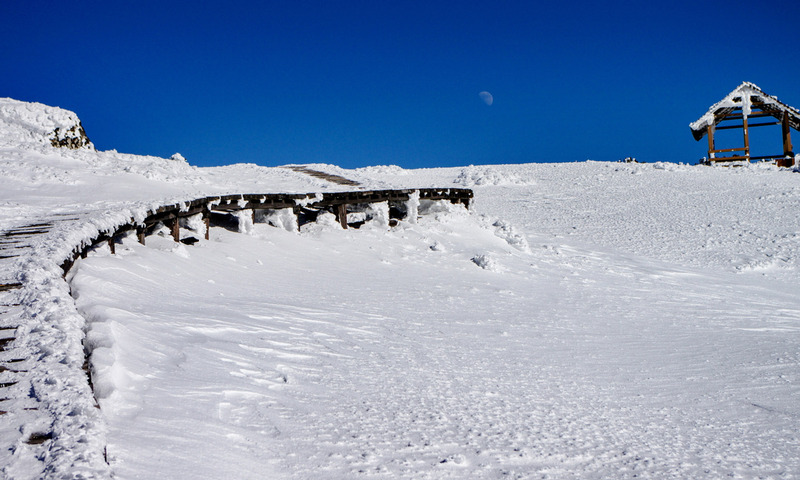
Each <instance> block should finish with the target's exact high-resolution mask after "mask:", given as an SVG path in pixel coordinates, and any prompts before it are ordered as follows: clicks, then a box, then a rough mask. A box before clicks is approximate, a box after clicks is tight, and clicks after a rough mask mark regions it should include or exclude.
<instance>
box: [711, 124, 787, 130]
mask: <svg viewBox="0 0 800 480" xmlns="http://www.w3.org/2000/svg"><path fill="white" fill-rule="evenodd" d="M780 124H781V122H769V123H750V124H748V125H747V126H748V127H749V128H753V127H766V126H768V125H780ZM732 128H742V126H741V125H724V126H722V127H720V126H719V125H718V126H717V130H730V129H732Z"/></svg>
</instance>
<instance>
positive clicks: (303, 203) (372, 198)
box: [61, 188, 473, 275]
mask: <svg viewBox="0 0 800 480" xmlns="http://www.w3.org/2000/svg"><path fill="white" fill-rule="evenodd" d="M416 195H418V198H419V200H447V201H450V202H451V203H454V204H462V205H464V206H465V207H467V208H469V203H470V200H471V199H472V197H473V193H472V190H469V189H466V188H421V189H401V190H367V191H365V190H359V191H348V192H333V193H321V194H302V193H300V194H293V193H267V194H241V195H222V196H216V197H214V196H212V197H204V198H199V199H196V200H191V201H188V202H180V203H176V204H173V205H163V206H161V207H158V208H156V209H155V210H151V211H150V212H148V214H147V215H146V217H145V218H144V219H143V220H140V221H136V220H134V219H131V220H130V222H127V223H124V224H121V225H118V226H117V227H115V228H114V229H113V230H109V231H103V232H99V233H98V235H97V236H96V237H95V238H94V239H92V240H91V241H89V242H84V243H83V244H81V245H79V246H77V247H75V248H74V249H73V250H72V254H71V255H70V256H69V257H67V258H66V259H64V261H63V263H62V264H61V269H62V270H63V271H64V274H65V275H66V273H67V272H69V270H70V268H72V265H73V264H74V263H75V260H77V259H78V258H79V257H86V254H87V252H88V250H89V249H90V248H93V247H94V246H96V245H99V244H101V243H103V242H108V246H109V248H110V250H111V253H114V245H115V243H116V237H118V236H119V235H122V234H124V233H126V232H129V231H132V230H135V231H136V234H137V237H138V239H139V242H140V243H142V244H144V243H145V236H146V235H147V233H148V232H149V231H151V230H152V229H153V228H155V226H156V225H158V224H159V223H161V224H163V225H166V226H168V227H169V228H170V229H171V230H172V236H173V238H174V240H175V241H176V242H178V241H180V219H181V218H187V217H192V216H195V215H202V218H203V221H204V222H205V226H206V232H205V238H206V240H208V238H209V233H208V232H209V227H210V220H211V215H212V213H221V214H225V213H234V212H239V211H243V210H250V211H252V212H253V213H252V214H253V218H255V212H256V211H257V210H280V209H287V208H291V209H292V211H293V212H294V214H295V215H296V216H297V217H298V219H299V218H301V216H303V214H304V213H308V212H312V213H316V212H318V211H322V210H326V211H330V212H331V213H333V214H334V215H336V218H337V221H339V223H340V224H341V225H342V228H348V223H347V213H349V212H353V211H359V208H360V207H362V206H364V205H369V204H374V203H382V202H388V203H389V207H390V209H389V214H390V224H391V222H396V221H397V220H399V219H402V218H404V217H405V215H406V214H407V208H406V204H407V202H409V200H411V199H412V198H417V197H416ZM314 216H315V215H314ZM305 217H308V215H305ZM301 223H302V222H301V221H298V225H300V224H301Z"/></svg>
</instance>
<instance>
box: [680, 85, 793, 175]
mask: <svg viewBox="0 0 800 480" xmlns="http://www.w3.org/2000/svg"><path fill="white" fill-rule="evenodd" d="M751 119H757V120H756V122H754V123H750V120H751ZM758 119H769V120H771V121H761V120H758ZM766 125H781V131H782V138H783V154H781V155H762V156H752V155H750V137H749V133H748V130H749V129H750V128H752V127H762V126H766ZM689 128H691V129H692V135H693V136H694V139H695V140H698V141H699V140H700V139H701V138H703V136H704V135H706V134H708V161H709V162H711V163H713V162H732V161H740V160H743V161H750V160H775V162H776V163H777V165H778V166H781V167H791V166H793V165H794V152H793V151H792V137H791V134H790V132H791V129H792V128H793V129H795V130H797V131H800V110H797V109H796V108H793V107H790V106H789V105H786V104H785V103H783V102H781V101H779V100H778V99H777V98H775V97H773V96H771V95H767V94H766V93H764V92H763V91H762V90H761V89H760V88H758V87H757V86H756V85H754V84H752V83H750V82H744V83H742V84H741V85H739V86H738V87H736V89H735V90H734V91H732V92H731V93H729V94H728V95H727V96H726V97H725V98H723V99H722V100H720V101H719V102H717V103H716V104H714V105H713V106H712V107H711V108H709V109H708V112H706V114H705V115H703V116H702V117H700V118H699V119H698V120H697V121H695V122H694V123H692V124H690V125H689ZM732 128H740V129H742V133H743V139H744V146H743V147H741V148H721V149H718V148H717V146H716V144H715V141H714V132H715V131H717V130H727V129H732ZM719 153H722V154H726V153H730V156H717V154H719Z"/></svg>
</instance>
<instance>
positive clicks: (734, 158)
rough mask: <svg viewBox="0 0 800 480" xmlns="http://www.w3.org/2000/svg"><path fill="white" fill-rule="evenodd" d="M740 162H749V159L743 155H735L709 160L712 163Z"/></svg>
mask: <svg viewBox="0 0 800 480" xmlns="http://www.w3.org/2000/svg"><path fill="white" fill-rule="evenodd" d="M741 160H749V158H748V157H746V156H744V155H735V156H732V157H715V158H712V159H711V161H712V162H737V161H741Z"/></svg>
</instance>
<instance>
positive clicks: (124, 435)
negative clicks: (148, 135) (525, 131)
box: [0, 101, 800, 480]
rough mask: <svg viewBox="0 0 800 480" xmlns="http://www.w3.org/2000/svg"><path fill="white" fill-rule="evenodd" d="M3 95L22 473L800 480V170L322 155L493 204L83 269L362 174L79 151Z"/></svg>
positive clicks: (384, 183) (8, 270)
mask: <svg viewBox="0 0 800 480" xmlns="http://www.w3.org/2000/svg"><path fill="white" fill-rule="evenodd" d="M2 105H3V107H2V108H4V110H2V111H3V117H2V118H3V121H2V122H0V138H2V139H3V143H2V144H1V145H0V175H3V176H4V181H3V184H2V186H1V187H0V192H2V197H0V233H3V235H4V236H3V237H2V238H3V239H11V238H13V239H15V240H14V242H15V243H12V242H11V241H8V240H4V245H3V248H4V250H2V251H3V252H15V255H18V256H16V257H9V258H2V259H0V275H2V276H0V281H1V282H2V283H10V282H19V283H21V284H22V288H20V289H16V290H9V291H5V292H0V301H1V303H0V304H1V305H3V306H2V307H1V308H2V310H0V311H2V312H3V313H2V317H0V320H1V321H2V326H19V328H17V329H16V331H13V336H14V337H15V340H14V341H13V343H11V344H9V345H8V346H7V348H6V350H4V351H2V352H0V363H2V365H12V366H13V369H7V370H5V371H2V372H0V382H2V383H11V382H16V383H15V384H13V385H11V386H8V387H2V392H1V394H0V398H5V400H3V401H2V402H0V408H1V409H2V410H3V411H6V412H7V413H6V414H5V415H0V438H2V439H3V441H4V442H5V445H4V447H3V448H2V449H0V472H2V475H0V476H2V477H3V478H8V479H15V480H21V479H38V478H84V479H89V478H94V479H110V478H117V479H137V478H143V479H152V478H186V479H194V478H198V479H199V478H203V479H207V478H236V479H250V478H252V479H260V478H286V479H301V478H302V479H304V478H331V479H339V478H341V479H345V478H354V477H363V478H420V479H425V478H431V479H447V478H453V479H461V478H487V479H488V478H658V479H663V478H723V477H733V478H797V477H798V476H800V423H798V419H799V418H800V387H799V385H800V377H798V371H799V370H798V368H799V367H800V296H798V295H797V288H796V285H797V284H798V281H799V280H800V254H799V253H798V252H800V215H798V214H797V212H798V210H799V209H800V186H798V185H797V178H796V175H795V174H794V173H792V172H791V171H789V170H786V169H783V170H782V169H778V168H775V167H771V166H768V165H763V164H758V165H745V166H743V167H741V168H735V169H734V168H717V167H713V168H712V167H704V166H687V165H678V164H653V165H648V164H620V163H601V162H582V163H572V164H529V165H494V166H491V167H465V168H440V169H420V170H404V169H401V168H399V167H396V166H389V167H370V168H365V169H358V170H352V171H350V170H344V169H341V168H339V167H335V166H330V165H324V164H318V165H314V166H312V168H313V169H315V170H318V171H325V172H329V173H332V174H336V175H341V176H344V177H347V178H351V179H354V180H357V181H359V182H361V183H362V186H361V187H360V188H387V187H392V188H407V189H417V188H425V187H441V186H447V185H453V184H461V185H466V184H469V185H471V187H472V188H473V189H474V192H475V199H474V201H473V202H472V203H471V206H470V210H469V211H468V210H466V209H465V208H464V207H463V206H460V205H451V204H449V203H447V202H430V201H425V200H420V199H419V197H418V196H414V197H412V200H410V201H409V202H408V205H406V209H407V211H408V212H409V213H411V214H410V215H409V216H408V217H407V218H406V219H405V220H401V221H400V222H399V223H398V224H397V225H396V226H394V227H391V228H390V227H389V226H388V225H389V222H388V214H389V208H388V205H387V204H376V205H370V206H369V207H368V208H365V209H363V210H362V211H358V212H353V214H358V215H359V217H358V218H360V219H362V220H365V221H366V223H365V225H364V226H363V227H362V228H360V229H358V230H356V229H348V230H343V229H342V228H341V227H340V226H339V223H338V222H337V221H336V219H335V217H334V216H333V215H332V214H330V213H322V214H320V215H319V217H318V218H317V221H316V222H312V223H309V224H305V225H303V226H302V227H300V228H299V230H298V228H297V225H296V223H293V222H296V219H294V215H293V214H292V213H291V210H290V209H287V210H277V211H271V212H263V213H260V214H258V215H257V216H256V218H255V222H253V219H252V217H251V216H250V214H249V212H246V213H244V214H242V216H241V219H240V224H239V225H240V226H241V228H240V229H241V230H243V231H245V232H247V234H242V233H238V232H234V231H230V230H227V229H224V228H212V230H211V238H210V240H208V241H206V240H204V237H203V233H204V225H203V222H202V221H200V220H199V219H198V218H197V217H193V218H190V219H187V220H185V221H184V222H183V224H182V227H183V228H182V231H181V233H182V236H184V237H185V236H190V235H191V236H194V237H196V238H200V241H199V242H197V243H195V244H194V245H193V246H186V245H183V244H177V243H175V242H174V241H173V240H172V238H171V236H170V235H169V232H168V231H166V229H165V230H163V231H160V232H156V233H155V234H153V235H151V236H149V237H148V239H147V245H146V246H143V245H140V244H139V243H138V242H137V241H136V238H135V235H133V234H131V235H128V236H127V237H125V238H122V239H121V240H120V242H119V243H118V244H117V245H116V255H111V254H110V252H109V249H108V247H106V246H99V247H97V248H96V249H94V250H93V251H92V252H91V253H90V254H89V256H88V258H86V259H83V260H79V261H78V263H77V264H76V265H75V266H74V267H73V269H72V270H71V272H70V274H69V275H68V277H67V279H66V281H65V280H64V279H62V277H61V271H60V269H59V268H58V266H57V265H58V264H59V262H60V261H61V260H63V259H64V258H65V257H66V256H67V255H69V253H70V252H71V251H72V247H74V246H76V245H79V244H81V243H84V244H85V243H86V242H89V241H90V240H91V239H92V238H93V237H94V236H95V235H96V234H97V232H99V231H103V230H108V229H112V228H113V227H115V226H116V225H120V224H123V223H125V222H127V221H129V220H130V219H131V218H138V219H139V220H141V219H143V217H144V215H146V212H147V211H148V210H149V209H152V208H153V207H156V206H158V205H163V204H174V203H177V202H187V201H189V200H192V199H195V198H201V197H204V196H208V195H215V194H223V193H225V194H229V193H245V192H247V193H250V192H259V193H261V192H263V188H264V187H263V186H264V185H270V190H271V191H270V192H269V193H272V192H276V193H277V192H290V193H298V192H302V193H306V192H324V191H332V190H342V189H343V187H342V186H341V185H332V184H329V183H326V182H324V181H322V180H320V179H317V178H313V177H310V176H306V175H303V174H300V173H297V172H294V171H292V170H290V169H286V168H266V167H259V166H256V165H231V166H228V167H215V168H196V167H192V166H191V165H189V164H187V163H185V162H182V161H174V160H170V159H160V158H155V157H139V156H133V155H126V154H120V153H117V152H114V151H111V152H97V151H94V150H92V149H88V148H84V149H79V150H65V149H58V148H55V147H53V146H52V145H51V144H50V143H48V142H49V141H47V140H46V136H47V134H48V132H49V131H50V130H51V127H54V125H56V123H58V122H62V119H64V120H63V122H62V123H58V125H67V124H70V123H71V122H72V120H73V118H72V117H70V116H69V115H67V114H65V113H62V112H64V111H59V110H54V109H52V108H51V107H45V106H41V105H38V104H25V103H22V102H17V103H15V102H13V101H4V102H3V103H2ZM15 112H16V113H15ZM68 113H69V112H68ZM72 115H74V114H72ZM74 119H77V117H75V118H74ZM56 120H57V122H56ZM37 122H38V123H37ZM51 122H52V123H51ZM31 125H33V126H31ZM43 135H44V137H42V136H43ZM40 137H41V138H44V139H45V140H41V141H40V140H38V139H40ZM465 172H466V173H465ZM482 179H485V180H482ZM464 182H466V183H464ZM263 193H268V192H263ZM37 224H42V225H44V224H47V226H46V227H42V228H44V229H45V230H46V232H45V233H42V234H37V235H28V236H17V237H10V236H7V235H5V234H6V233H9V232H12V231H19V229H21V228H23V227H25V226H31V225H37ZM276 227H277V228H276ZM4 332H7V331H4ZM4 335H7V336H8V335H12V334H11V333H4ZM85 353H88V354H89V365H88V367H89V369H90V371H91V374H92V380H93V386H94V390H93V391H92V390H91V389H90V387H89V384H88V381H87V376H86V373H85V372H84V370H83V368H82V367H83V362H84V358H85ZM11 359H23V361H22V362H20V363H8V361H9V360H11ZM12 370H13V371H12ZM96 404H97V405H98V406H99V407H100V408H99V409H98V408H96V407H95V405H96ZM34 409H35V410H34ZM37 435H39V436H38V437H37ZM33 438H40V439H41V441H40V442H29V440H31V439H33Z"/></svg>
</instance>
